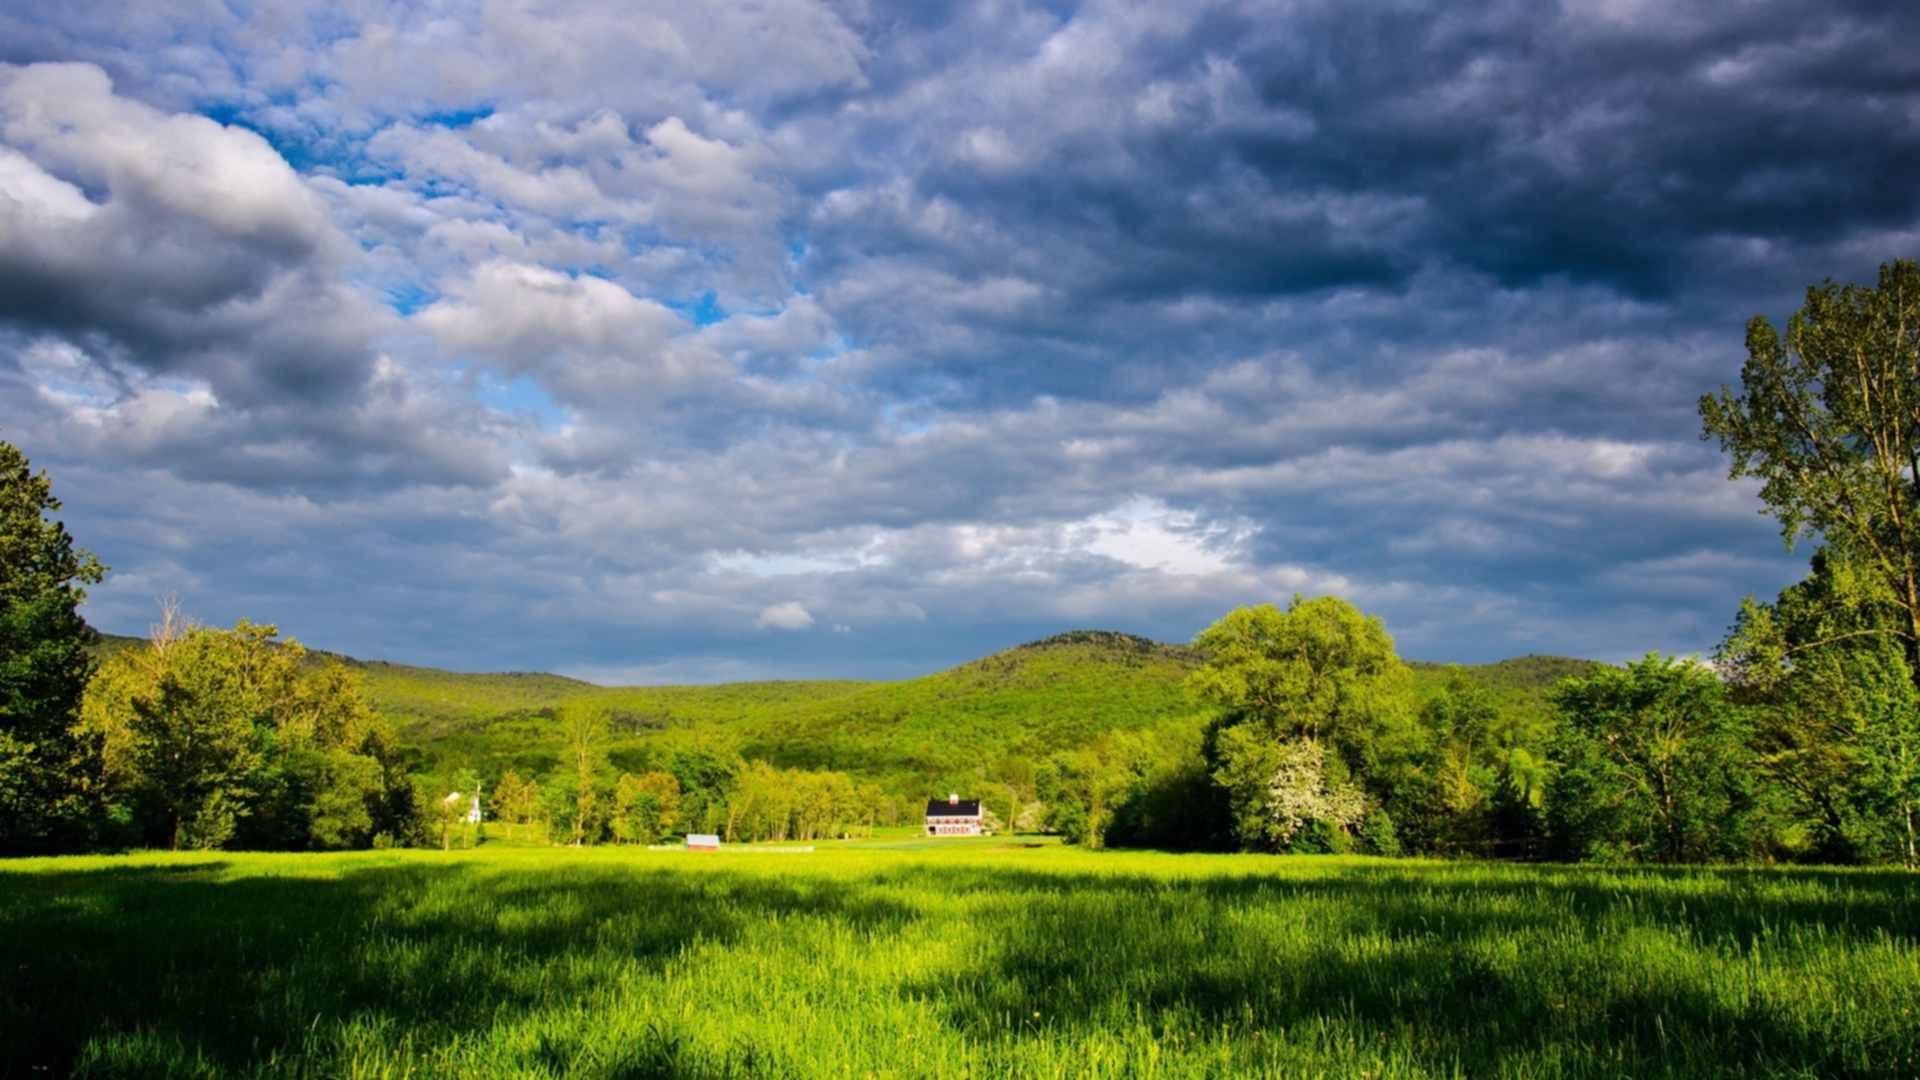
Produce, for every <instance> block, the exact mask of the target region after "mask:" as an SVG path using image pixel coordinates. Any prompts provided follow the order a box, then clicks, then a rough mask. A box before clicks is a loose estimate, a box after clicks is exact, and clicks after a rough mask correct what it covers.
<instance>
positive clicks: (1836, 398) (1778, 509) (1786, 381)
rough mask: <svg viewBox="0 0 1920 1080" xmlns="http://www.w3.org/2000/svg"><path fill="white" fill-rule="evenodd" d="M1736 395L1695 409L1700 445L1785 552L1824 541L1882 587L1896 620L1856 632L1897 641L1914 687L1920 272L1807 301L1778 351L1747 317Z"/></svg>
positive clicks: (1918, 613) (1836, 289)
mask: <svg viewBox="0 0 1920 1080" xmlns="http://www.w3.org/2000/svg"><path fill="white" fill-rule="evenodd" d="M1740 383H1741V392H1740V393H1739V394H1738V395H1735V394H1734V393H1733V392H1732V390H1730V389H1729V388H1728V387H1725V386H1722V387H1721V388H1720V392H1719V393H1718V394H1708V395H1705V396H1703V397H1702V398H1701V399H1700V417H1701V421H1702V434H1701V437H1702V438H1716V439H1718V440H1719V442H1720V447H1721V449H1722V450H1724V451H1725V452H1726V453H1728V454H1729V455H1731V457H1732V459H1733V464H1732V467H1731V469H1730V472H1729V476H1730V478H1733V479H1738V478H1740V477H1744V476H1753V477H1758V478H1759V479H1760V480H1761V481H1762V485H1761V488H1760V498H1761V499H1762V500H1763V501H1764V502H1765V503H1766V506H1767V511H1768V512H1770V513H1771V514H1773V516H1774V517H1776V518H1778V519H1779V521H1780V530H1781V534H1782V536H1783V537H1784V538H1785V540H1786V541H1787V544H1788V546H1789V547H1791V546H1792V545H1793V544H1794V543H1795V541H1797V540H1798V539H1800V538H1802V537H1824V538H1825V539H1826V541H1827V542H1828V543H1829V544H1831V545H1833V546H1834V547H1835V548H1836V549H1838V550H1839V552H1840V553H1841V554H1842V555H1843V556H1844V557H1845V558H1846V559H1848V560H1849V561H1852V562H1856V563H1858V564H1859V565H1860V566H1862V567H1864V568H1867V569H1869V570H1870V571H1871V572H1872V573H1873V574H1874V575H1876V576H1877V577H1878V578H1879V579H1880V581H1881V582H1882V583H1883V584H1884V585H1885V586H1886V591H1887V595H1888V596H1889V598H1890V600H1891V602H1892V604H1893V605H1894V607H1895V609H1896V610H1897V611H1898V613H1899V615H1900V618H1899V619H1898V620H1897V621H1895V622H1894V623H1893V624H1892V625H1890V626H1887V627H1884V628H1874V629H1871V630H1866V631H1862V633H1887V634H1891V635H1894V636H1895V637H1897V639H1898V640H1900V641H1901V643H1902V647H1903V649H1904V650H1905V652H1906V656H1907V665H1908V668H1909V671H1910V672H1912V674H1913V677H1914V678H1916V679H1920V265H1916V264H1915V263H1914V262H1912V261H1906V260H1903V261H1897V262H1894V263H1891V264H1889V265H1883V266H1882V267H1880V277H1879V286H1878V287H1877V288H1866V287H1863V286H1858V285H1852V284H1848V285H1838V284H1835V283H1834V282H1832V281H1828V282H1826V283H1825V284H1823V285H1818V286H1814V287H1812V288H1809V289H1808V290H1807V301H1806V304H1805V306H1803V307H1802V308H1801V309H1800V310H1799V311H1797V312H1795V313H1794V314H1793V316H1792V317H1791V318H1789V319H1788V320H1787V330H1786V334H1785V336H1784V338H1783V337H1782V336H1781V334H1780V333H1779V332H1778V331H1776V330H1775V329H1774V327H1773V325H1772V324H1771V323H1769V322H1768V321H1767V320H1766V319H1765V318H1763V317H1760V316H1755V317H1754V318H1753V320H1752V321H1750V322H1749V323H1748V324H1747V362H1746V365H1745V366H1744V367H1742V368H1741V370H1740ZM1916 685H1920V683H1916Z"/></svg>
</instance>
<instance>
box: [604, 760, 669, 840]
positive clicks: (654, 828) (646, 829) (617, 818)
mask: <svg viewBox="0 0 1920 1080" xmlns="http://www.w3.org/2000/svg"><path fill="white" fill-rule="evenodd" d="M679 809H680V781H678V780H675V779H674V778H673V775H672V774H671V773H664V772H648V773H643V774H641V775H639V776H635V775H634V774H632V773H621V774H620V779H619V781H618V782H616V783H615V784H614V788H613V820H612V826H613V835H614V837H615V838H616V839H618V840H619V841H621V842H622V843H629V844H651V843H653V842H654V841H656V840H658V839H660V837H661V836H662V835H664V834H665V833H666V832H668V831H669V830H671V829H672V828H673V826H674V824H675V823H676V821H677V815H678V813H679Z"/></svg>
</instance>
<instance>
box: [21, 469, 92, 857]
mask: <svg viewBox="0 0 1920 1080" xmlns="http://www.w3.org/2000/svg"><path fill="white" fill-rule="evenodd" d="M59 509H60V500H59V499H57V498H55V497H54V495H53V484H52V481H50V480H49V479H48V477H47V474H46V472H45V471H41V472H39V473H35V472H34V471H33V469H32V466H31V465H30V464H29V463H28V461H27V458H26V455H24V454H22V453H21V452H20V450H19V448H18V447H16V446H14V445H13V444H11V443H7V442H0V851H33V850H58V849H63V848H71V847H75V846H78V845H79V844H81V843H83V842H84V841H85V836H86V833H87V832H88V831H89V828H90V822H91V819H92V818H93V817H94V816H95V815H94V814H93V805H92V804H93V803H94V802H95V801H97V796H98V791H97V785H96V784H95V783H94V779H95V776H96V774H97V761H96V758H95V752H94V747H92V746H91V745H90V744H89V743H88V742H87V741H86V740H84V739H81V738H78V737H77V735H76V732H75V730H74V728H75V721H76V719H77V717H78V712H79V707H80V700H81V697H82V695H83V694H84V693H85V692H86V686H87V681H88V679H90V678H91V677H92V675H93V667H94V664H93V659H92V656H91V655H90V654H89V652H88V646H89V645H91V644H92V642H93V638H94V634H93V631H92V630H91V629H89V628H88V626H87V624H86V621H85V620H83V619H82V618H81V617H80V610H79V609H80V605H81V603H82V602H83V601H84V600H85V599H86V590H85V586H87V585H91V584H94V583H96V582H98V581H100V579H101V577H102V575H103V574H104V573H105V572H106V567H104V566H102V565H101V564H100V561H99V560H98V559H96V558H94V556H93V555H92V554H91V553H89V552H87V551H85V550H84V549H82V548H79V547H77V546H75V544H74V542H73V538H72V537H71V536H69V535H68V533H67V530H66V526H64V525H63V524H61V523H60V522H59V521H58V520H57V519H54V518H53V517H52V516H51V515H52V514H54V513H56V512H57V511H59Z"/></svg>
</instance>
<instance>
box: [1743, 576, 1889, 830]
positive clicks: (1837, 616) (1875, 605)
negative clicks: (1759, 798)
mask: <svg viewBox="0 0 1920 1080" xmlns="http://www.w3.org/2000/svg"><path fill="white" fill-rule="evenodd" d="M1900 621H1901V614H1900V611H1899V609H1898V606H1897V605H1896V604H1894V603H1893V602H1892V600H1891V598H1890V597H1889V596H1888V590H1887V587H1886V583H1885V581H1884V580H1883V579H1881V578H1880V576H1879V575H1877V574H1875V573H1872V572H1871V571H1867V570H1862V569H1861V568H1860V567H1858V566H1856V565H1854V564H1851V563H1849V562H1847V561H1846V560H1845V559H1843V558H1841V557H1840V554H1839V552H1838V551H1836V550H1835V549H1833V548H1823V549H1821V550H1820V551H1818V552H1816V553H1815V554H1814V557H1813V572H1812V573H1811V574H1809V575H1808V577H1807V578H1806V580H1804V581H1801V582H1799V583H1797V584H1794V585H1790V586H1788V587H1787V588H1786V589H1783V590H1782V591H1781V593H1780V597H1779V599H1778V600H1777V601H1775V602H1774V603H1771V604H1761V603H1758V602H1756V601H1754V600H1753V599H1752V598H1748V599H1747V600H1746V601H1745V602H1744V603H1742V604H1741V607H1740V614H1739V616H1738V618H1737V619H1736V620H1735V622H1734V626H1733V630H1732V632H1730V633H1729V634H1728V636H1727V640H1726V641H1725V642H1724V643H1723V644H1722V645H1721V647H1720V654H1719V656H1720V661H1721V664H1722V666H1723V670H1724V671H1725V673H1726V676H1727V681H1728V683H1729V684H1730V685H1731V686H1732V687H1733V689H1734V693H1735V694H1736V696H1737V697H1738V699H1739V700H1741V701H1743V702H1746V703H1749V704H1751V705H1752V706H1753V707H1754V708H1753V712H1754V716H1755V731H1754V736H1755V750H1756V752H1757V757H1756V762H1757V764H1758V767H1759V768H1760V769H1761V770H1762V771H1763V772H1764V773H1765V774H1766V775H1767V777H1768V778H1769V779H1770V780H1772V781H1773V782H1774V783H1776V784H1778V785H1779V786H1780V788H1781V790H1782V791H1783V792H1784V793H1785V794H1786V796H1787V798H1788V799H1789V800H1790V801H1791V803H1792V804H1793V808H1794V811H1795V814H1796V816H1797V817H1798V819H1799V820H1801V821H1803V822H1804V823H1805V824H1806V827H1807V829H1808V830H1809V832H1810V833H1811V836H1812V843H1811V850H1810V851H1809V852H1807V854H1809V855H1811V856H1812V857H1814V858H1818V859H1820V860H1822V861H1826V862H1854V861H1878V860H1886V859H1891V858H1898V859H1899V860H1901V861H1903V862H1905V863H1906V864H1907V865H1909V866H1913V865H1920V691H1917V690H1916V689H1915V687H1914V684H1913V679H1912V671H1911V670H1910V669H1909V667H1908V665H1907V658H1906V652H1905V650H1904V649H1903V648H1902V647H1901V644H1902V643H1901V639H1900V638H1899V636H1898V635H1897V634H1891V633H1885V632H1881V631H1884V630H1886V628H1888V627H1890V626H1898V624H1899V623H1900Z"/></svg>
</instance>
